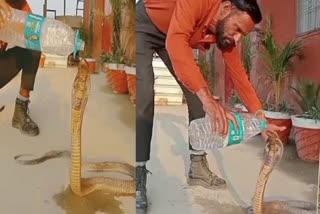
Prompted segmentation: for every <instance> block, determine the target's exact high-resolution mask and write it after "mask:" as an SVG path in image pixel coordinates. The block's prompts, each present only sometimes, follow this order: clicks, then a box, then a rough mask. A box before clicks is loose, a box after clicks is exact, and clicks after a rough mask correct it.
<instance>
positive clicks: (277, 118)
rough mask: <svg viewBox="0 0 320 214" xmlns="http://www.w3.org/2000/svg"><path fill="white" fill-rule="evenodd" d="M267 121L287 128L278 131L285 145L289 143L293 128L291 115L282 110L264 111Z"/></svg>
mask: <svg viewBox="0 0 320 214" xmlns="http://www.w3.org/2000/svg"><path fill="white" fill-rule="evenodd" d="M264 112H265V116H266V118H267V121H268V122H269V123H273V124H275V125H277V126H284V127H286V129H285V130H284V131H281V132H277V134H278V135H279V138H280V140H281V141H282V143H283V145H286V144H288V143H289V136H290V132H291V128H292V122H291V117H290V115H289V114H286V113H282V112H273V111H264Z"/></svg>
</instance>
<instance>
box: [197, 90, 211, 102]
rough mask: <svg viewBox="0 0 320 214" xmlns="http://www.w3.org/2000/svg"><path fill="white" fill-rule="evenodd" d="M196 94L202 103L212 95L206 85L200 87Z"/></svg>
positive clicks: (209, 99)
mask: <svg viewBox="0 0 320 214" xmlns="http://www.w3.org/2000/svg"><path fill="white" fill-rule="evenodd" d="M196 95H197V96H198V97H199V99H200V101H201V102H202V104H205V103H207V102H208V101H212V100H213V96H212V94H211V92H210V90H209V88H207V87H203V88H200V89H199V90H198V91H197V92H196Z"/></svg>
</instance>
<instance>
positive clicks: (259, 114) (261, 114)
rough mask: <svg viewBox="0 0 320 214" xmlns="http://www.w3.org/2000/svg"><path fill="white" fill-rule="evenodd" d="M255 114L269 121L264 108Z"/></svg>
mask: <svg viewBox="0 0 320 214" xmlns="http://www.w3.org/2000/svg"><path fill="white" fill-rule="evenodd" d="M255 115H256V116H257V117H258V118H260V119H262V120H265V121H267V118H266V115H265V113H264V111H263V110H262V109H259V110H257V111H256V113H255Z"/></svg>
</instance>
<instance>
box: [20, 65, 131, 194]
mask: <svg viewBox="0 0 320 214" xmlns="http://www.w3.org/2000/svg"><path fill="white" fill-rule="evenodd" d="M89 91H90V73H89V65H88V63H87V61H86V60H85V59H82V60H81V61H80V62H79V65H78V72H77V74H76V77H75V79H74V82H73V89H72V101H71V102H72V109H71V112H72V114H71V115H72V118H71V119H72V121H71V151H59V150H53V151H49V152H47V153H45V154H44V155H43V156H41V157H39V158H36V159H30V160H23V159H21V158H22V157H24V156H27V155H17V156H15V157H14V159H15V160H16V161H17V162H18V163H20V164H24V165H34V164H39V163H42V162H44V161H46V160H48V159H52V158H58V157H69V158H71V168H70V188H71V190H72V191H73V192H74V193H75V194H76V195H78V196H80V197H82V196H85V195H88V194H90V193H92V192H94V191H97V190H104V191H107V192H109V193H110V194H115V195H128V196H129V195H132V196H133V195H135V191H136V190H135V167H133V166H131V165H130V164H127V163H121V162H98V163H82V155H81V143H82V142H81V132H82V121H83V115H84V111H85V107H86V104H87V100H88V95H89ZM84 170H86V171H95V172H110V171H112V172H119V173H123V174H126V175H129V176H130V177H131V179H115V178H110V177H104V176H96V177H87V178H83V177H82V172H83V171H84Z"/></svg>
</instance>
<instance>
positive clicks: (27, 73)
mask: <svg viewBox="0 0 320 214" xmlns="http://www.w3.org/2000/svg"><path fill="white" fill-rule="evenodd" d="M11 7H13V8H16V9H19V10H24V11H28V12H31V9H30V7H29V5H28V3H27V2H26V1H25V0H0V9H2V10H3V11H4V12H5V13H7V15H8V16H9V17H11V14H12V10H11ZM5 25H6V19H5V18H4V17H3V16H2V15H1V14H0V29H1V28H2V27H4V26H5ZM7 45H8V44H6V43H4V42H1V41H0V89H1V88H3V87H4V86H5V85H7V84H8V83H9V82H10V81H11V80H12V79H13V78H14V77H15V76H16V75H17V74H18V73H19V72H20V70H22V75H21V84H20V91H19V93H18V96H17V98H16V103H15V110H14V115H13V118H12V126H13V127H14V128H17V129H19V130H20V131H21V132H22V133H23V134H26V135H29V136H37V135H39V128H38V125H37V124H36V123H35V122H34V121H33V120H32V119H31V118H30V116H29V115H28V104H29V102H30V101H29V97H30V92H31V91H32V90H33V87H34V83H35V78H36V75H37V71H38V67H39V61H40V57H41V53H40V52H37V51H32V50H27V49H24V48H20V47H13V48H10V49H7Z"/></svg>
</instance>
